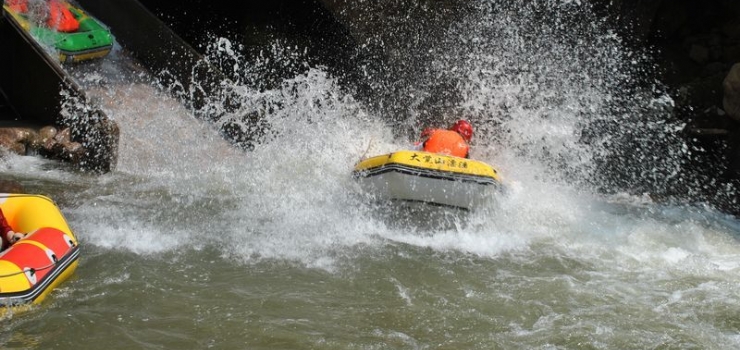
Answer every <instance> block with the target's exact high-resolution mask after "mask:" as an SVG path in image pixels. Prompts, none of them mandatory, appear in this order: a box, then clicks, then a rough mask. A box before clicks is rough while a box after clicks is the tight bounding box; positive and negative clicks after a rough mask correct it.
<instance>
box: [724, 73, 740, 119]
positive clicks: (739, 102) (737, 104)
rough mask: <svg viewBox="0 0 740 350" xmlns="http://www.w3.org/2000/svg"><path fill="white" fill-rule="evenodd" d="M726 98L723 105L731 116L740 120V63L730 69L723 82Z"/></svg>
mask: <svg viewBox="0 0 740 350" xmlns="http://www.w3.org/2000/svg"><path fill="white" fill-rule="evenodd" d="M722 86H723V87H724V99H723V100H722V105H723V107H724V109H725V112H726V113H727V115H728V116H730V118H732V119H734V120H735V121H738V122H740V63H736V64H735V65H734V66H732V68H731V69H730V72H729V73H728V74H727V77H725V80H724V82H723V83H722Z"/></svg>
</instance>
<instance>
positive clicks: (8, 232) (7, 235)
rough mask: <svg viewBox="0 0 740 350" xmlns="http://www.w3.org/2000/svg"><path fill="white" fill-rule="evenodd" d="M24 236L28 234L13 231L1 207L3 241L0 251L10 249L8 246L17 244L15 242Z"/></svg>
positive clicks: (0, 225)
mask: <svg viewBox="0 0 740 350" xmlns="http://www.w3.org/2000/svg"><path fill="white" fill-rule="evenodd" d="M23 237H26V235H25V234H23V233H20V232H15V231H13V229H12V228H11V227H10V225H8V220H5V214H3V210H2V209H0V238H2V242H3V244H2V247H0V251H3V250H5V249H8V247H10V246H11V245H13V244H15V242H18V241H20V240H21V239H22V238H23Z"/></svg>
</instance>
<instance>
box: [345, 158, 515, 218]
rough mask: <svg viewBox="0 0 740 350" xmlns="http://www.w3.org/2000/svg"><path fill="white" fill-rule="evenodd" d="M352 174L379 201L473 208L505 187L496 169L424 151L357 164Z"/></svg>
mask: <svg viewBox="0 0 740 350" xmlns="http://www.w3.org/2000/svg"><path fill="white" fill-rule="evenodd" d="M352 175H353V176H354V178H355V179H357V180H358V181H359V182H360V186H361V187H362V188H363V190H365V191H367V192H370V193H372V194H373V195H374V196H376V197H377V199H379V200H404V201H415V202H425V203H431V204H438V205H443V206H451V207H457V208H463V209H472V208H475V207H477V206H479V205H480V204H481V203H483V202H485V201H487V200H489V199H490V198H491V196H493V195H494V194H495V192H496V191H498V190H500V189H501V188H502V186H503V185H502V181H501V177H500V176H499V174H498V171H496V169H494V168H493V167H492V166H490V165H488V164H486V163H484V162H481V161H476V160H472V159H466V158H458V157H453V156H447V155H440V154H435V153H428V152H423V151H398V152H393V153H389V154H384V155H380V156H375V157H371V158H368V159H365V160H362V161H360V162H359V163H357V165H355V168H354V170H353V171H352Z"/></svg>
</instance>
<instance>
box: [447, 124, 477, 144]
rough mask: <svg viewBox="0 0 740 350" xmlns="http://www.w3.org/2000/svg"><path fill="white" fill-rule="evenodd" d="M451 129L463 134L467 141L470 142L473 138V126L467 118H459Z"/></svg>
mask: <svg viewBox="0 0 740 350" xmlns="http://www.w3.org/2000/svg"><path fill="white" fill-rule="evenodd" d="M450 130H452V131H454V132H457V133H458V134H460V136H462V137H463V138H464V139H465V141H468V142H470V139H472V138H473V126H472V125H470V123H468V121H467V120H462V119H460V120H458V121H457V122H456V123H455V124H454V125H452V126H451V127H450Z"/></svg>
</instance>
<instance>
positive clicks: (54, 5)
mask: <svg viewBox="0 0 740 350" xmlns="http://www.w3.org/2000/svg"><path fill="white" fill-rule="evenodd" d="M5 3H6V4H7V5H8V7H9V8H10V9H11V10H12V11H13V12H17V13H22V14H26V15H31V13H34V14H35V15H33V16H36V17H39V18H44V19H46V25H47V26H48V27H49V28H51V29H54V30H56V31H58V32H63V33H72V32H76V31H77V30H79V29H80V22H79V21H77V19H76V18H75V17H74V15H73V14H72V11H70V10H69V9H68V8H67V5H65V3H62V2H61V1H60V0H43V1H39V0H31V2H30V3H29V0H6V1H5ZM29 10H30V11H29Z"/></svg>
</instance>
